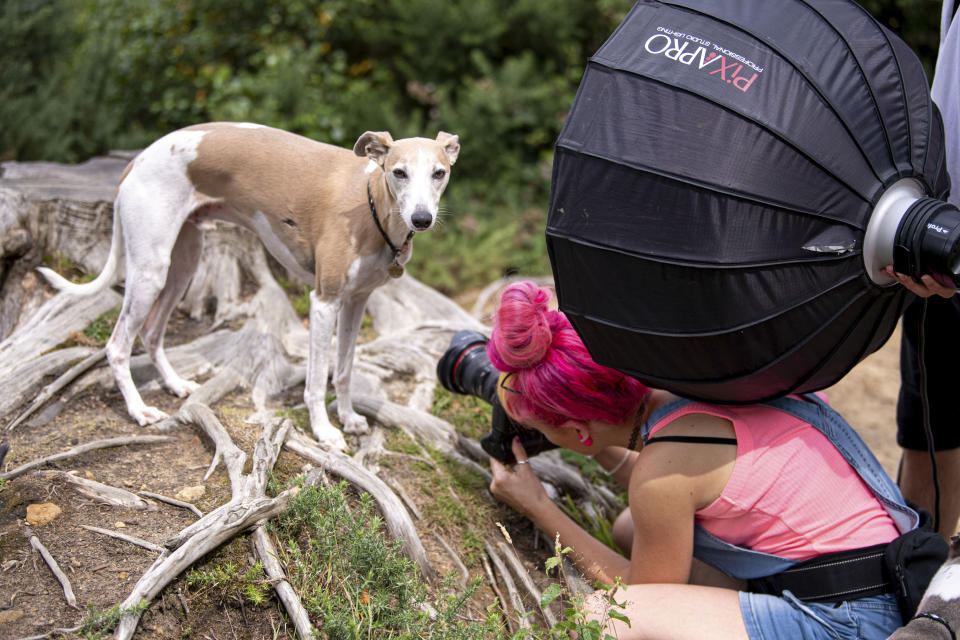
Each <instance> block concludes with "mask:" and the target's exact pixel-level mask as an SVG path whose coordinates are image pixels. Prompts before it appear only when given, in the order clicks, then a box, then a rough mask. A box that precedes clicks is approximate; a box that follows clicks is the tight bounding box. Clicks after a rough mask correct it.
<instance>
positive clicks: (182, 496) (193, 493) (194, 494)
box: [174, 484, 207, 502]
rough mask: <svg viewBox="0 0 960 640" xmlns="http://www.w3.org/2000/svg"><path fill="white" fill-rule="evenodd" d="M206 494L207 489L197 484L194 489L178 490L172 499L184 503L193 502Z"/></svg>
mask: <svg viewBox="0 0 960 640" xmlns="http://www.w3.org/2000/svg"><path fill="white" fill-rule="evenodd" d="M206 492H207V488H206V487H205V486H203V485H202V484H198V485H196V486H194V487H184V488H183V489H180V491H178V492H177V493H176V495H175V496H174V497H175V498H177V499H178V500H183V501H184V502H193V501H195V500H197V499H198V498H200V497H202V496H203V495H204V494H205V493H206Z"/></svg>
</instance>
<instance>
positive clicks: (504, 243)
mask: <svg viewBox="0 0 960 640" xmlns="http://www.w3.org/2000/svg"><path fill="white" fill-rule="evenodd" d="M863 4H864V5H865V6H866V7H867V9H868V10H869V11H871V12H872V13H873V14H874V15H876V16H877V17H878V18H879V19H880V21H881V22H882V23H883V24H886V25H887V26H889V27H891V28H892V29H893V30H894V31H897V32H898V33H900V34H901V35H903V36H904V38H905V39H906V40H907V42H908V43H909V44H910V45H911V46H913V47H914V48H915V49H916V50H917V51H918V53H919V54H920V56H921V58H922V59H923V60H924V61H925V64H926V66H927V70H928V72H929V71H932V61H933V59H934V56H935V54H936V47H937V38H938V28H937V25H938V19H937V18H938V15H939V6H940V3H939V0H863ZM631 5H632V1H631V0H475V1H473V2H437V1H436V0H176V1H174V0H162V1H160V2H155V1H154V0H6V1H5V2H4V3H3V5H2V7H0V41H2V42H3V43H4V47H3V48H2V50H0V68H2V69H3V74H4V76H3V77H4V82H3V83H0V159H17V160H53V161H66V162H77V161H81V160H84V159H86V158H88V157H90V156H92V155H96V154H102V153H104V152H106V151H108V150H110V149H116V148H139V147H142V146H145V145H147V144H148V143H150V142H151V141H152V140H154V139H156V138H157V137H159V136H160V135H162V134H164V133H167V132H168V131H171V130H173V129H176V128H179V127H182V126H185V125H188V124H195V123H197V122H203V121H208V120H249V121H256V122H260V123H263V124H268V125H272V126H276V127H280V128H283V129H288V130H290V131H294V132H297V133H301V134H303V135H306V136H309V137H311V138H314V139H317V140H321V141H325V142H331V143H333V144H337V145H340V146H351V145H352V144H353V142H354V140H356V138H357V137H358V136H359V135H360V134H361V133H362V132H363V131H366V130H388V131H390V132H391V133H392V134H393V135H394V136H395V137H401V136H410V135H427V136H433V135H435V133H436V131H438V130H441V129H442V130H446V131H450V132H453V133H457V134H458V135H460V137H461V142H462V145H463V151H462V153H461V156H460V159H459V160H458V164H457V166H456V167H455V169H454V173H453V179H452V181H451V183H450V187H449V189H448V193H447V194H446V196H445V199H444V203H443V206H444V207H445V210H446V212H447V213H446V214H445V216H444V217H443V218H442V220H441V222H443V223H444V224H442V226H440V228H438V229H437V230H435V231H434V232H432V233H430V234H425V235H424V236H423V237H421V238H418V240H417V249H416V253H418V254H420V255H425V256H429V259H420V260H418V259H414V260H412V261H411V263H410V265H409V269H410V272H411V273H412V274H413V275H414V276H416V277H417V278H420V279H421V280H423V281H424V282H426V283H427V284H429V285H431V286H434V287H436V288H438V289H439V290H441V291H443V292H445V293H452V292H455V291H459V290H462V289H464V288H471V287H478V286H483V285H485V284H487V283H488V282H490V281H492V280H494V279H496V278H498V277H500V276H503V275H509V274H514V273H522V274H529V275H541V274H547V273H549V264H548V260H547V256H546V250H545V245H544V242H543V227H544V223H545V220H546V204H547V196H548V192H549V173H550V164H551V161H552V156H553V145H554V141H555V140H556V138H557V135H558V133H559V131H560V127H561V126H562V124H563V119H564V117H565V115H566V112H567V109H568V108H569V105H570V103H571V101H572V99H573V96H574V93H575V91H576V87H577V84H578V83H579V80H580V76H581V74H582V71H583V68H584V66H585V64H586V60H587V58H588V57H589V56H590V55H591V54H592V53H593V52H594V51H596V49H597V48H598V47H599V46H600V44H602V42H603V40H604V39H606V37H607V36H608V35H609V34H610V33H611V32H612V31H613V29H614V27H615V26H616V25H617V24H618V23H619V21H620V20H621V19H622V17H623V16H624V15H625V13H626V12H627V10H628V9H629V8H630V6H631ZM225 26H228V28H225ZM465 247H469V248H470V249H469V251H465V250H464V248H465ZM300 302H301V305H300V308H299V309H298V311H299V312H300V313H301V314H303V313H305V303H304V301H303V300H301V301H300Z"/></svg>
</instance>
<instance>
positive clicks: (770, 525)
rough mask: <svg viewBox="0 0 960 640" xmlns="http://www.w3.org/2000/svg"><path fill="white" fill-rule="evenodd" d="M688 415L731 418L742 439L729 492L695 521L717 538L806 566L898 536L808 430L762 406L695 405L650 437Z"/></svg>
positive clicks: (831, 450)
mask: <svg viewBox="0 0 960 640" xmlns="http://www.w3.org/2000/svg"><path fill="white" fill-rule="evenodd" d="M688 413H704V414H708V415H712V416H717V417H720V418H726V419H727V420H729V421H730V422H732V423H733V426H734V429H735V430H736V434H737V459H736V462H735V463H734V467H733V472H732V474H731V475H730V479H729V480H728V481H727V486H726V487H725V488H724V490H723V493H722V494H721V495H720V497H719V498H717V499H716V501H714V502H713V503H712V504H710V505H708V506H707V507H705V508H703V509H700V510H699V511H697V512H696V519H697V522H699V523H700V525H701V526H702V527H703V528H704V529H706V530H707V531H708V532H709V533H711V534H713V535H714V536H716V537H717V538H720V539H721V540H723V541H725V542H729V543H731V544H735V545H738V546H741V547H746V548H749V549H753V550H754V551H761V552H764V553H770V554H774V555H778V556H781V557H784V558H790V559H792V560H806V559H808V558H812V557H814V556H818V555H821V554H824V553H831V552H834V551H846V550H849V549H856V548H859V547H869V546H872V545H875V544H881V543H884V542H889V541H891V540H893V539H894V538H896V537H897V536H898V535H899V532H898V531H897V527H896V525H895V524H894V522H893V520H892V519H891V518H890V516H889V515H888V514H887V512H886V510H885V509H884V508H883V506H882V505H881V504H880V502H879V501H877V499H876V498H875V497H874V496H873V493H871V491H870V489H869V487H868V486H867V485H866V483H864V482H863V480H862V479H861V478H860V476H859V475H857V472H856V471H855V470H854V469H853V467H851V466H850V465H849V464H847V461H846V460H844V459H843V456H842V455H841V454H840V452H839V451H837V449H836V448H835V447H834V446H833V445H832V444H830V441H829V440H828V439H827V438H826V436H824V435H823V434H822V433H820V432H819V431H817V429H815V428H814V427H812V426H810V425H809V424H808V423H806V422H803V421H802V420H800V419H798V418H796V417H794V416H792V415H790V414H788V413H785V412H783V411H779V410H777V409H773V408H770V407H764V406H760V405H749V406H718V405H710V404H704V403H697V402H694V403H690V404H688V405H686V406H685V407H683V408H682V409H679V410H678V411H675V412H674V413H671V414H670V415H668V416H667V417H666V418H664V419H663V420H661V421H659V422H658V423H657V424H656V425H654V426H653V428H652V429H651V430H650V433H651V435H652V434H654V433H656V432H657V431H658V430H659V429H661V428H663V427H664V426H666V425H667V424H669V423H670V422H672V421H673V420H676V419H677V418H679V417H680V416H683V415H686V414H688ZM653 446H657V445H656V444H654V445H653ZM707 446H724V445H707Z"/></svg>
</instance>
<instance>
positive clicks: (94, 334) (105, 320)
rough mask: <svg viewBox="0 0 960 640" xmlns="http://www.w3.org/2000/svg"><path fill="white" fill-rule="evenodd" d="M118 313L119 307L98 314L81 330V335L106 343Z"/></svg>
mask: <svg viewBox="0 0 960 640" xmlns="http://www.w3.org/2000/svg"><path fill="white" fill-rule="evenodd" d="M119 315H120V307H117V308H116V309H113V310H111V311H108V312H106V313H102V314H100V315H99V316H97V319H96V320H94V321H93V322H91V323H90V324H89V325H88V326H87V327H86V328H85V329H84V330H83V335H85V336H87V337H88V338H90V339H91V340H94V341H96V342H97V343H99V344H106V342H107V339H108V338H109V337H110V334H111V333H113V326H114V325H115V324H116V323H117V317H118V316H119Z"/></svg>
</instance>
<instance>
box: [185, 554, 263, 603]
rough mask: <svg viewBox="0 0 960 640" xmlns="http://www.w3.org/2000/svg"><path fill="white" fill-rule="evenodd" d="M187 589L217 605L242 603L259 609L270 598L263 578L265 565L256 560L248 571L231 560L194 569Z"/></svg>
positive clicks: (188, 579) (187, 576)
mask: <svg viewBox="0 0 960 640" xmlns="http://www.w3.org/2000/svg"><path fill="white" fill-rule="evenodd" d="M186 580H187V587H188V588H189V589H190V590H191V592H192V593H193V594H194V595H197V596H207V597H211V598H214V599H215V600H217V601H218V602H225V601H228V600H232V601H234V602H238V603H239V602H240V601H241V600H243V601H245V602H248V603H250V604H252V605H255V606H259V605H262V604H264V603H265V602H266V600H267V599H268V598H269V597H270V586H269V584H268V583H267V582H266V581H265V580H264V577H263V565H262V564H261V563H260V562H259V561H257V562H256V563H254V564H253V565H251V566H249V567H247V569H246V571H244V570H242V568H241V567H240V566H238V565H236V564H234V562H233V561H231V560H226V561H222V562H221V561H218V562H215V563H213V564H212V565H209V566H206V567H203V568H195V569H191V570H190V571H189V572H187V575H186Z"/></svg>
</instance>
